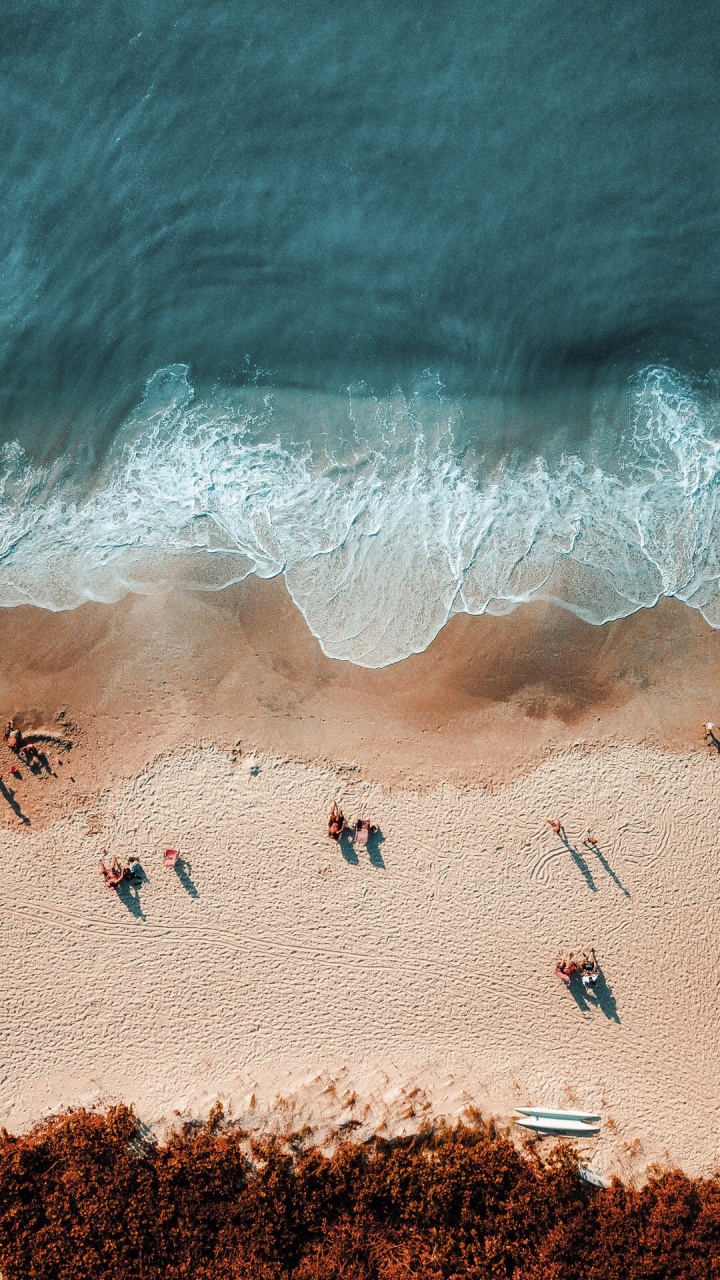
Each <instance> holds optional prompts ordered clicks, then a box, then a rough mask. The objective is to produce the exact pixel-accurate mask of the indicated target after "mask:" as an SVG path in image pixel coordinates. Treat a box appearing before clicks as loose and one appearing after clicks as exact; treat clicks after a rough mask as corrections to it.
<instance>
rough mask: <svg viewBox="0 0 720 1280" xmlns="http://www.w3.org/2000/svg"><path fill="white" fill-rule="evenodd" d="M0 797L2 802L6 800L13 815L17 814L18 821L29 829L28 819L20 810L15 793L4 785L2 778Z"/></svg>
mask: <svg viewBox="0 0 720 1280" xmlns="http://www.w3.org/2000/svg"><path fill="white" fill-rule="evenodd" d="M0 795H2V797H3V799H4V800H7V802H8V804H9V805H10V808H11V809H12V811H13V813H15V814H17V816H18V818H19V819H20V821H21V822H24V823H25V826H26V827H29V826H30V819H29V818H28V816H27V814H26V813H23V811H22V809H21V808H20V804H19V802H18V801H17V800H16V799H15V792H14V791H13V790H12V788H11V787H8V786H6V785H5V783H4V782H3V780H2V778H0Z"/></svg>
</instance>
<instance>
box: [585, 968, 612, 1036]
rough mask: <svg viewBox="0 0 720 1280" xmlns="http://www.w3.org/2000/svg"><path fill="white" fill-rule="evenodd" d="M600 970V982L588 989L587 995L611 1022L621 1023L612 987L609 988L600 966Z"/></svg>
mask: <svg viewBox="0 0 720 1280" xmlns="http://www.w3.org/2000/svg"><path fill="white" fill-rule="evenodd" d="M598 970H599V972H598V980H597V982H596V983H595V985H594V986H593V987H588V989H587V994H588V996H593V997H594V1000H593V1003H594V1004H597V1005H598V1007H599V1008H600V1009H602V1011H603V1013H604V1014H605V1017H606V1018H609V1019H610V1021H611V1022H618V1023H619V1021H620V1015H619V1014H618V1011H617V1001H616V999H615V997H614V995H613V993H612V987H609V986H608V984H607V982H606V981H605V974H604V973H603V971H602V969H601V968H600V966H599V965H598Z"/></svg>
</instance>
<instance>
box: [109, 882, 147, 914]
mask: <svg viewBox="0 0 720 1280" xmlns="http://www.w3.org/2000/svg"><path fill="white" fill-rule="evenodd" d="M115 892H116V893H117V896H118V898H119V899H120V901H121V902H122V904H123V906H124V907H127V909H128V911H129V912H130V915H131V916H135V919H136V920H144V919H145V913H144V911H143V909H142V905H141V903H140V895H139V893H138V885H137V883H136V884H133V882H132V881H131V880H121V881H120V883H119V885H118V886H117V889H116V891H115Z"/></svg>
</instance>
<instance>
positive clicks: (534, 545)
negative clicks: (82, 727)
mask: <svg viewBox="0 0 720 1280" xmlns="http://www.w3.org/2000/svg"><path fill="white" fill-rule="evenodd" d="M379 412H380V411H379V410H377V413H378V414H379ZM272 415H273V402H272V397H271V396H270V395H268V397H267V399H266V401H265V404H264V406H263V409H262V414H261V415H260V416H261V417H263V421H262V423H260V425H261V426H262V428H263V430H262V432H258V430H257V427H258V413H257V410H255V411H254V413H253V414H252V415H250V414H248V413H247V412H241V411H239V410H237V408H236V409H232V408H227V407H222V406H219V405H218V404H212V403H209V402H204V403H198V402H196V400H195V397H194V393H193V389H192V387H191V385H190V383H189V381H188V370H187V368H186V367H185V366H179V365H178V366H171V367H169V368H167V369H162V370H160V371H158V373H156V374H155V375H154V377H153V378H151V379H150V380H149V382H148V385H147V389H146V395H145V398H144V400H143V403H142V405H141V406H140V407H139V408H138V409H137V410H136V412H135V413H134V414H133V415H132V417H131V419H130V421H129V422H128V423H127V424H126V427H125V429H124V431H123V432H122V433H121V435H120V437H119V438H118V441H117V443H116V447H115V449H114V451H113V453H112V455H111V456H110V458H109V459H108V462H107V465H106V467H105V470H104V472H103V474H102V476H101V477H100V478H99V480H98V483H97V485H96V487H95V489H94V491H93V492H92V494H91V495H90V496H83V497H82V498H81V497H79V496H73V495H72V493H70V492H69V491H68V489H67V485H63V486H58V487H57V488H56V489H53V488H52V475H48V473H47V471H44V470H41V469H39V468H35V467H33V466H32V465H31V464H30V463H29V462H28V460H27V458H26V457H25V456H24V454H23V452H22V450H21V449H20V447H19V446H18V445H11V446H8V447H6V448H5V450H4V452H3V455H2V459H1V462H0V465H1V471H0V604H2V605H5V606H9V605H18V604H27V603H33V604H36V605H39V606H41V607H42V608H47V609H69V608H73V607H75V606H76V605H78V604H81V603H82V602H83V601H86V600H101V601H108V602H109V601H114V600H118V599H119V598H120V597H121V596H123V595H124V594H126V593H127V592H128V591H151V590H155V589H158V587H161V586H163V585H164V584H166V583H168V582H174V581H177V580H182V581H185V582H189V583H191V584H192V585H195V586H198V587H202V588H204V589H216V588H220V587H223V586H226V585H228V584H229V583H231V582H236V581H239V580H241V579H243V578H244V577H246V576H247V575H248V574H251V573H255V574H258V575H259V576H260V577H264V578H269V577H273V576H275V575H276V574H280V573H283V574H284V575H285V578H286V581H287V584H288V588H289V590H290V592H291V594H292V597H293V599H294V600H295V602H296V604H297V605H298V607H299V608H300V609H301V610H302V612H303V614H304V616H305V618H306V619H307V622H308V625H309V626H310V627H311V629H312V631H313V632H314V634H315V635H316V636H317V637H318V639H319V640H320V643H321V644H322V647H323V649H324V650H325V652H326V653H327V654H329V655H330V656H332V657H336V658H344V659H348V660H350V661H352V662H355V663H359V664H361V665H364V666H369V667H379V666H384V665H387V664H388V663H391V662H396V661H398V660H399V659H401V658H403V657H406V656H407V655H408V654H410V653H414V652H419V651H421V650H423V649H424V648H426V647H427V645H428V644H429V643H430V642H431V640H432V639H433V638H434V636H435V635H437V633H438V631H439V630H440V629H441V627H442V626H443V625H444V623H445V622H446V621H447V619H448V617H449V616H450V614H451V613H453V612H459V611H463V610H464V611H466V612H468V613H483V612H489V613H494V614H502V613H508V612H510V611H511V610H512V609H514V608H516V607H517V606H518V605H519V604H522V603H523V602H526V601H530V600H536V599H546V600H554V601H556V602H557V603H559V604H561V605H564V606H565V607H566V608H568V609H570V610H572V611H573V612H574V613H577V614H578V615H580V616H581V617H582V618H585V619H586V620H587V621H589V622H592V623H598V624H599V623H603V622H606V621H608V620H610V619H614V618H619V617H623V616H625V615H627V614H630V613H632V612H634V611H635V610H637V609H640V608H643V607H646V606H650V605H653V604H654V603H655V602H656V601H657V600H658V598H659V597H660V596H661V595H671V596H677V597H678V598H679V599H681V600H684V601H685V602H686V603H687V604H688V605H691V606H692V607H693V608H697V609H700V610H701V611H702V613H703V615H704V616H705V618H706V619H707V621H708V622H709V623H710V625H711V626H713V627H717V628H720V552H719V543H720V539H719V538H718V533H717V528H716V518H715V513H716V505H717V502H718V486H719V483H720V480H719V477H720V457H719V451H720V446H719V445H718V442H717V440H716V439H715V424H714V423H712V422H710V420H709V410H708V407H707V403H706V400H702V401H701V398H700V395H699V393H698V392H696V390H695V389H694V388H693V386H692V385H691V384H690V382H689V381H687V380H684V379H682V378H680V377H679V376H678V375H677V374H675V373H673V372H672V371H670V370H666V369H648V370H645V371H644V372H643V374H642V375H641V376H639V378H638V380H637V385H636V388H635V400H634V415H633V421H632V424H631V429H630V431H629V433H628V436H627V439H626V456H625V457H624V459H623V465H622V467H621V468H619V470H618V472H617V474H614V475H610V474H607V473H605V472H604V471H602V470H601V469H599V468H598V467H597V466H593V465H590V464H588V463H587V462H583V461H582V460H581V459H580V458H578V457H574V456H573V457H565V458H563V459H562V460H561V461H560V462H559V463H558V464H557V465H555V466H553V467H552V468H550V467H549V466H548V464H547V463H546V462H545V461H543V459H542V458H538V459H536V460H535V461H534V462H533V463H532V464H530V465H526V466H523V467H520V466H513V467H511V466H509V465H504V466H501V467H499V468H496V469H495V470H494V471H493V472H492V473H489V474H485V475H483V474H480V475H478V474H471V473H470V472H469V471H467V470H465V469H464V468H463V466H462V464H461V463H460V462H459V461H458V459H457V456H456V453H455V452H454V450H453V446H452V439H451V436H450V434H449V433H448V432H447V431H446V432H440V434H439V439H438V440H437V441H436V442H435V443H434V444H432V445H429V444H428V441H427V433H423V432H422V431H421V430H420V429H419V428H418V429H417V430H415V429H414V422H415V419H414V417H413V410H412V405H407V404H401V405H400V407H399V408H398V406H395V408H394V409H393V412H392V414H388V410H387V407H385V408H384V409H383V412H382V415H381V416H382V421H381V420H380V417H378V424H377V425H378V431H377V438H376V441H375V444H374V447H368V445H367V440H366V441H365V447H364V449H363V452H362V456H361V457H360V455H359V454H358V456H357V458H356V460H355V462H354V464H353V460H350V461H348V459H347V457H346V458H345V459H344V460H343V461H341V462H338V461H337V459H333V458H332V457H331V456H328V457H327V458H323V459H322V460H321V461H319V460H318V457H317V451H316V452H315V455H314V456H313V454H312V453H311V450H310V448H309V447H308V448H307V449H306V450H304V451H303V450H302V449H298V448H297V447H290V446H288V445H284V444H282V443H280V442H279V441H278V440H277V439H274V438H273V434H272V423H273V418H272ZM401 419H402V430H401V431H400V430H398V422H399V421H400V420H401ZM48 492H50V493H51V495H52V496H51V497H50V498H49V500H48V499H47V498H46V495H47V493H48Z"/></svg>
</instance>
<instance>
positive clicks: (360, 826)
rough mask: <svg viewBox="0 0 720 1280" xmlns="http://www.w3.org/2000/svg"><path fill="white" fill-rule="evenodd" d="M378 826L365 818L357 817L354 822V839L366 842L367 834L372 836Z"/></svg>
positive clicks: (362, 842)
mask: <svg viewBox="0 0 720 1280" xmlns="http://www.w3.org/2000/svg"><path fill="white" fill-rule="evenodd" d="M377 830H378V828H377V827H376V826H375V825H374V823H372V822H368V821H367V819H366V818H358V820H357V822H356V823H355V836H354V838H355V840H356V842H357V843H358V844H367V842H368V836H374V835H375V832H376V831H377Z"/></svg>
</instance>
